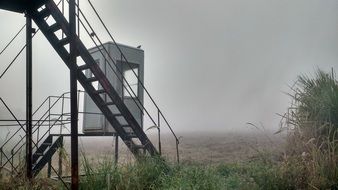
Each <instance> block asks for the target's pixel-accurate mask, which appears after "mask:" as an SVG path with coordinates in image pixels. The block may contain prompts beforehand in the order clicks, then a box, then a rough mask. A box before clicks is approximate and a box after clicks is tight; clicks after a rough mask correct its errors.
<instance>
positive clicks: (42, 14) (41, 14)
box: [39, 8, 50, 18]
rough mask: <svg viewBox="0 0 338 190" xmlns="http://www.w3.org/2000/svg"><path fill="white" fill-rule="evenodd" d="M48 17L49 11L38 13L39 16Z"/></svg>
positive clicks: (44, 10)
mask: <svg viewBox="0 0 338 190" xmlns="http://www.w3.org/2000/svg"><path fill="white" fill-rule="evenodd" d="M49 15H50V10H49V9H47V8H45V9H43V10H41V11H40V12H39V16H41V17H43V18H46V17H47V16H49Z"/></svg>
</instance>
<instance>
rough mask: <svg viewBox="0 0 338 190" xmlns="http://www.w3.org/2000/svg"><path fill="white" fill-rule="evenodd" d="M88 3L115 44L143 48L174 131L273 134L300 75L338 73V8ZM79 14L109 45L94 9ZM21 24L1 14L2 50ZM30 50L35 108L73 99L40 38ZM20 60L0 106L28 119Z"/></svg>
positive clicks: (235, 1)
mask: <svg viewBox="0 0 338 190" xmlns="http://www.w3.org/2000/svg"><path fill="white" fill-rule="evenodd" d="M92 2H93V4H94V6H95V7H96V8H97V11H98V12H99V13H100V14H101V15H102V19H103V20H104V21H105V23H106V25H107V27H108V28H109V29H110V31H111V32H112V34H113V36H114V37H115V39H116V40H117V41H118V42H120V43H123V44H128V45H130V46H134V47H136V46H138V45H142V49H144V51H145V85H146V87H147V88H148V90H149V92H150V93H151V94H152V95H153V97H154V99H155V100H156V102H158V104H159V106H160V107H161V108H162V110H163V113H164V114H165V115H166V116H167V118H168V120H169V122H170V123H171V124H172V126H173V128H174V130H176V131H206V130H209V131H227V130H248V129H250V126H248V125H247V124H246V123H247V122H251V123H256V124H259V123H262V124H263V125H264V126H265V127H266V128H270V129H273V130H276V129H277V128H278V123H279V120H280V119H281V118H280V117H279V116H278V115H277V114H276V113H283V112H285V111H286V108H287V107H288V105H289V102H290V99H289V97H288V96H287V95H285V94H284V92H289V87H288V86H289V85H292V84H293V82H294V81H295V80H296V78H297V75H299V74H302V73H306V74H311V73H313V72H314V70H315V69H316V68H317V67H318V68H321V69H323V70H325V71H330V70H331V67H333V68H334V69H335V70H336V71H337V69H338V67H337V63H338V35H337V34H338V1H336V0H283V1H281V0H210V1H201V0H197V1H196V0H170V1H163V0H160V1H159V0H142V1H134V0H113V1H112V0H100V1H92ZM81 6H82V9H83V12H84V13H85V14H86V15H87V16H88V17H89V20H90V21H91V22H93V23H95V24H94V26H95V27H98V32H97V33H98V35H100V36H101V37H102V39H104V41H108V40H109V38H108V36H107V35H106V34H104V33H103V30H102V27H99V25H98V21H97V19H95V18H94V14H93V12H92V11H91V10H90V7H89V6H88V3H87V2H86V1H83V2H81ZM24 23H25V17H24V15H22V14H16V13H10V12H7V11H0V27H1V37H0V49H2V48H3V47H4V46H5V45H6V44H7V43H8V41H9V40H10V39H11V38H12V37H13V36H14V34H15V33H16V32H17V31H18V30H19V29H20V28H21V26H22V25H23V24H24ZM81 32H83V31H81ZM102 34H103V35H102ZM24 43H25V34H24V33H22V34H21V35H20V36H19V37H18V39H17V40H16V41H15V42H14V44H13V45H12V46H11V47H10V48H9V49H8V50H7V51H6V52H5V53H4V54H2V55H0V72H1V73H2V71H3V70H4V69H5V67H6V66H7V65H8V64H9V62H10V61H11V59H12V58H13V57H14V56H15V55H16V53H17V52H18V51H19V49H20V48H21V47H22V45H23V44H24ZM33 43H34V45H33V48H34V49H33V61H34V63H33V67H34V69H33V72H34V73H33V83H34V84H33V85H34V86H33V95H34V98H33V101H34V108H36V107H37V106H38V104H40V103H41V102H42V101H43V100H44V99H45V98H46V97H47V96H48V95H60V94H61V93H63V92H65V91H68V90H69V81H68V80H69V71H68V69H67V68H66V66H65V64H64V63H62V61H61V59H60V58H59V57H58V56H57V54H56V53H55V51H54V50H53V48H52V47H51V46H50V45H49V44H48V42H47V40H46V39H45V37H44V36H43V35H42V34H41V33H38V34H37V36H36V37H35V38H34V39H33ZM24 58H25V54H23V55H22V56H21V57H19V58H18V60H17V61H16V62H15V63H14V64H13V66H12V67H11V68H10V69H9V70H8V72H7V73H6V74H5V75H4V76H3V77H2V78H1V79H0V86H1V88H0V89H1V90H0V97H1V98H3V99H4V100H5V101H6V102H7V103H8V105H9V106H10V107H11V108H12V109H13V111H14V112H15V113H16V114H17V115H18V116H19V117H20V118H22V119H24V116H25V114H24V113H25V59H24ZM0 108H1V109H0V114H1V119H4V118H6V117H7V116H6V115H7V113H6V111H4V107H3V105H2V104H1V107H0Z"/></svg>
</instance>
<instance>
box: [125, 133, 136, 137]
mask: <svg viewBox="0 0 338 190" xmlns="http://www.w3.org/2000/svg"><path fill="white" fill-rule="evenodd" d="M127 136H128V137H129V138H138V136H137V135H136V134H135V133H128V135H127Z"/></svg>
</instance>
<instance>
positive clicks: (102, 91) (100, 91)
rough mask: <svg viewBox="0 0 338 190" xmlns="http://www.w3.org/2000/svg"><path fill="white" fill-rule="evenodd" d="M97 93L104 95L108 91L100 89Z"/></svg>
mask: <svg viewBox="0 0 338 190" xmlns="http://www.w3.org/2000/svg"><path fill="white" fill-rule="evenodd" d="M96 93H97V94H102V93H106V91H105V90H104V89H99V90H96Z"/></svg>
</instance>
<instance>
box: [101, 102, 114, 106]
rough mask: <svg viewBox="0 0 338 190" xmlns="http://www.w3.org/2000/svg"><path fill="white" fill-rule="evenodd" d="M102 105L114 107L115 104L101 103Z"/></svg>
mask: <svg viewBox="0 0 338 190" xmlns="http://www.w3.org/2000/svg"><path fill="white" fill-rule="evenodd" d="M103 105H105V106H112V105H115V103H114V102H105V103H103Z"/></svg>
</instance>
